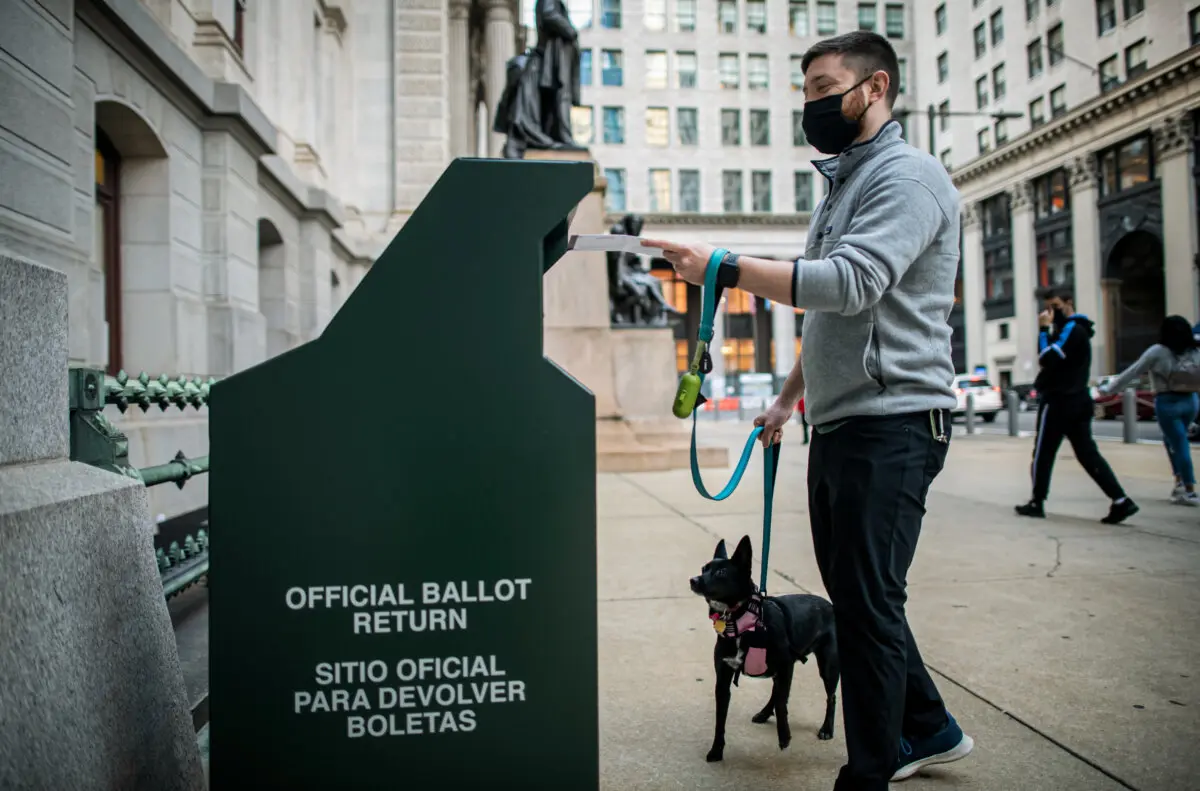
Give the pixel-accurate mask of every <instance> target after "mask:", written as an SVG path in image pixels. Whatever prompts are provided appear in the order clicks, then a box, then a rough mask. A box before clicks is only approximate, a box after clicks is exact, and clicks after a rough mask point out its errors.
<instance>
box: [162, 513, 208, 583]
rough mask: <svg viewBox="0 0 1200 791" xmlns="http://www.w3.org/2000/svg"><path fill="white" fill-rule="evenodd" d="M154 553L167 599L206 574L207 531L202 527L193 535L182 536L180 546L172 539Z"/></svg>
mask: <svg viewBox="0 0 1200 791" xmlns="http://www.w3.org/2000/svg"><path fill="white" fill-rule="evenodd" d="M154 554H155V559H156V560H157V561H158V573H159V575H160V576H161V577H162V581H163V595H164V596H166V597H167V598H168V599H169V598H171V597H172V596H177V595H179V594H180V593H183V592H184V591H185V590H187V589H188V588H190V587H191V586H192V585H195V584H196V583H197V582H199V581H200V580H201V579H203V578H204V577H206V576H208V533H207V532H205V531H204V530H203V529H201V530H198V531H197V532H196V535H195V536H191V535H188V536H186V537H184V540H183V544H182V546H181V545H180V543H179V542H178V541H172V542H171V546H169V547H168V548H167V549H166V550H162V549H159V550H157V551H156V552H155V553H154Z"/></svg>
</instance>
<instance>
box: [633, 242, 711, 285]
mask: <svg viewBox="0 0 1200 791" xmlns="http://www.w3.org/2000/svg"><path fill="white" fill-rule="evenodd" d="M642 247H657V248H659V249H660V250H662V251H663V258H665V259H667V263H669V264H670V265H671V266H672V267H674V269H675V272H676V273H678V275H679V276H680V277H681V278H683V279H684V280H685V281H687V282H688V283H691V284H692V285H694V286H702V285H704V274H705V272H706V271H707V270H708V259H709V258H711V257H712V254H713V251H714V250H716V249H717V248H715V247H713V246H712V245H711V244H704V243H701V242H697V243H694V244H677V243H676V242H667V241H664V240H662V239H643V240H642Z"/></svg>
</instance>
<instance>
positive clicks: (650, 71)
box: [645, 50, 667, 89]
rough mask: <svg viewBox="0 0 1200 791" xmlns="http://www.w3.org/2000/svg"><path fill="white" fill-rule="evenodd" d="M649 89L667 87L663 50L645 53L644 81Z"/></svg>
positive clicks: (665, 55)
mask: <svg viewBox="0 0 1200 791" xmlns="http://www.w3.org/2000/svg"><path fill="white" fill-rule="evenodd" d="M645 86H646V87H647V88H650V89H655V88H657V89H662V88H666V87H667V53H666V52H664V51H663V50H647V51H646V81H645Z"/></svg>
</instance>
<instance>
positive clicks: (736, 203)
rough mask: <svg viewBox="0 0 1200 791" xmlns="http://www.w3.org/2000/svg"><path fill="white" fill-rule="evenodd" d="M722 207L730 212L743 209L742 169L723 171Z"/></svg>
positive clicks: (733, 212)
mask: <svg viewBox="0 0 1200 791" xmlns="http://www.w3.org/2000/svg"><path fill="white" fill-rule="evenodd" d="M721 207H722V208H723V209H724V210H725V211H726V212H728V213H730V214H740V213H741V211H742V171H740V170H722V171H721Z"/></svg>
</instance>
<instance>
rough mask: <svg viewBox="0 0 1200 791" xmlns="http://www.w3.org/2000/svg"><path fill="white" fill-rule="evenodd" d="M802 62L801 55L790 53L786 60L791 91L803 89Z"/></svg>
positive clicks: (802, 57)
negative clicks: (789, 57)
mask: <svg viewBox="0 0 1200 791" xmlns="http://www.w3.org/2000/svg"><path fill="white" fill-rule="evenodd" d="M803 63H804V56H803V55H792V56H791V59H790V60H789V61H788V71H789V72H790V75H791V86H792V90H793V91H803V90H804V69H803V67H802V66H801V64H803Z"/></svg>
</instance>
